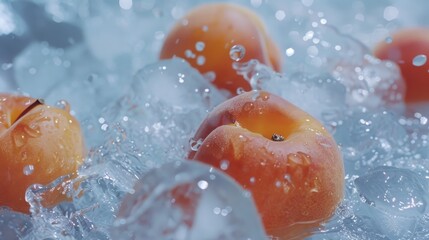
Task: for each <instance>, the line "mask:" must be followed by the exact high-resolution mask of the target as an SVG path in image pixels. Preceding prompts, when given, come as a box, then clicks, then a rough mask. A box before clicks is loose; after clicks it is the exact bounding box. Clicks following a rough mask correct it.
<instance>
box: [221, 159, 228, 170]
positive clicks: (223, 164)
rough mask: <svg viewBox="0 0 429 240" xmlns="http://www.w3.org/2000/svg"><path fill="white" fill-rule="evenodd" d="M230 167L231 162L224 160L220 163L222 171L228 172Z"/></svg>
mask: <svg viewBox="0 0 429 240" xmlns="http://www.w3.org/2000/svg"><path fill="white" fill-rule="evenodd" d="M228 167H229V161H228V160H222V161H221V162H220V169H222V170H227V169H228Z"/></svg>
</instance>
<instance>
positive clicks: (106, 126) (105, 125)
mask: <svg viewBox="0 0 429 240" xmlns="http://www.w3.org/2000/svg"><path fill="white" fill-rule="evenodd" d="M108 128H109V125H108V124H103V125H101V130H103V131H107V129H108Z"/></svg>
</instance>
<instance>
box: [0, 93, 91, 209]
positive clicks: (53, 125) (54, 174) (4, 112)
mask: <svg viewBox="0 0 429 240" xmlns="http://www.w3.org/2000/svg"><path fill="white" fill-rule="evenodd" d="M84 154H85V147H84V141H83V136H82V133H81V129H80V126H79V123H78V121H77V120H76V119H75V118H74V117H73V116H71V115H70V114H69V112H68V111H67V110H65V109H60V108H55V107H51V106H47V105H45V104H43V103H42V102H41V101H39V100H37V99H34V98H30V97H26V96H16V95H9V94H0V161H1V166H2V167H1V169H0V179H1V181H0V191H1V193H0V206H7V207H10V208H11V209H13V210H15V211H20V212H23V213H28V212H29V204H28V203H27V202H26V201H25V191H26V189H27V188H28V187H29V186H30V185H32V184H36V183H38V184H48V183H50V182H51V181H53V180H55V179H57V178H58V177H60V176H63V175H68V174H73V173H75V172H76V171H77V168H78V167H79V165H80V164H81V163H82V162H83V156H84ZM55 199H57V201H60V200H64V199H65V196H63V197H58V196H57V197H55Z"/></svg>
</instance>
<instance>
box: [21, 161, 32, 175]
mask: <svg viewBox="0 0 429 240" xmlns="http://www.w3.org/2000/svg"><path fill="white" fill-rule="evenodd" d="M33 172H34V166H33V165H31V164H29V165H25V166H24V169H23V173H24V175H26V176H28V175H31V174H32V173H33Z"/></svg>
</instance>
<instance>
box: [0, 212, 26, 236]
mask: <svg viewBox="0 0 429 240" xmlns="http://www.w3.org/2000/svg"><path fill="white" fill-rule="evenodd" d="M32 230H33V225H32V223H31V218H30V216H28V215H26V214H22V213H18V212H14V211H11V210H9V209H7V208H4V207H2V208H0V239H10V240H18V239H23V238H24V237H25V236H27V235H28V234H29V233H30V232H31V231H32Z"/></svg>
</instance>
